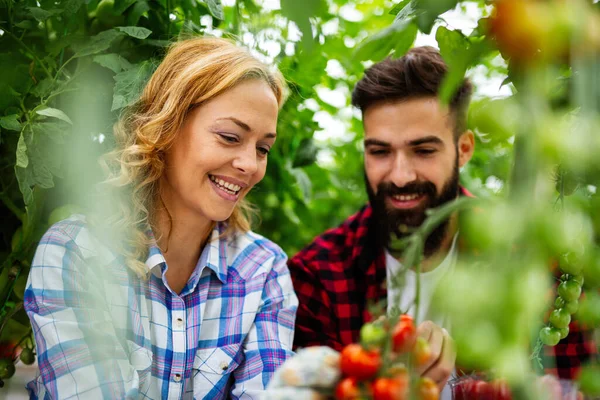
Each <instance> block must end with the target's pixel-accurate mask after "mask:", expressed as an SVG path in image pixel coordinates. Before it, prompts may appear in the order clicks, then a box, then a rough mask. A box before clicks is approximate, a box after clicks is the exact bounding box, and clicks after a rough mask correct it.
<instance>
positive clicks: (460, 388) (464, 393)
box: [453, 378, 476, 400]
mask: <svg viewBox="0 0 600 400" xmlns="http://www.w3.org/2000/svg"><path fill="white" fill-rule="evenodd" d="M475 382H476V381H475V380H474V379H473V378H465V379H462V380H461V381H460V382H458V383H457V384H456V385H455V386H454V388H453V392H454V400H470V399H471V397H470V396H472V394H473V393H474V392H473V390H474V386H475Z"/></svg>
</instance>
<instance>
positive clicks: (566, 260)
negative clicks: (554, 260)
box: [558, 251, 583, 275]
mask: <svg viewBox="0 0 600 400" xmlns="http://www.w3.org/2000/svg"><path fill="white" fill-rule="evenodd" d="M558 267H559V268H560V270H561V271H562V272H564V273H566V274H570V275H579V274H581V271H582V270H583V261H582V257H579V256H577V255H576V254H575V253H574V252H572V251H570V252H568V253H565V254H563V255H562V256H561V257H560V262H559V264H558Z"/></svg>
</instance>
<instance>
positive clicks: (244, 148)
mask: <svg viewBox="0 0 600 400" xmlns="http://www.w3.org/2000/svg"><path fill="white" fill-rule="evenodd" d="M278 111H279V107H278V103H277V99H276V97H275V94H274V93H273V90H272V89H271V87H270V86H269V85H268V84H267V83H266V82H265V81H263V80H259V79H252V80H248V81H244V82H242V83H240V84H238V85H237V86H235V87H233V88H232V89H230V90H228V91H226V92H224V93H222V94H220V95H219V96H216V97H214V98H213V99H211V100H210V101H207V102H206V103H204V104H202V105H200V106H198V107H197V108H195V109H194V110H192V111H191V112H190V113H189V114H188V116H187V117H186V119H185V120H184V123H183V125H182V126H181V128H180V130H179V132H178V134H177V136H176V138H175V141H174V142H173V145H172V146H171V147H170V148H169V150H167V152H166V154H165V161H166V168H165V172H164V174H163V176H162V179H161V196H162V198H163V201H164V202H165V204H166V205H167V208H168V209H169V211H170V212H171V213H173V212H174V213H175V214H176V215H180V216H184V215H185V216H187V217H196V216H197V217H199V218H207V219H209V220H211V221H224V220H226V219H227V218H229V216H230V215H231V213H232V212H233V210H234V207H235V205H236V204H237V203H238V201H239V200H241V199H242V198H244V196H245V195H246V194H247V193H248V192H249V191H250V189H251V188H252V187H253V186H254V185H256V184H257V183H258V182H260V180H261V179H262V178H263V177H264V175H265V171H266V169H267V154H268V152H269V151H270V149H271V147H272V146H273V144H274V143H275V136H276V134H275V132H276V127H277V114H278Z"/></svg>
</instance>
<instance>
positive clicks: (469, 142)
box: [456, 130, 475, 168]
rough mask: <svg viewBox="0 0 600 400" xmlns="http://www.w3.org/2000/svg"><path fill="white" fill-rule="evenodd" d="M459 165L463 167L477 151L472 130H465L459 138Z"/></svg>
mask: <svg viewBox="0 0 600 400" xmlns="http://www.w3.org/2000/svg"><path fill="white" fill-rule="evenodd" d="M456 145H457V146H458V166H459V167H461V168H462V167H463V166H464V165H465V164H466V163H467V162H468V161H469V160H470V159H471V157H472V156H473V151H475V135H473V132H472V131H470V130H467V131H464V132H463V133H462V134H461V135H460V137H459V138H458V142H457V144H456Z"/></svg>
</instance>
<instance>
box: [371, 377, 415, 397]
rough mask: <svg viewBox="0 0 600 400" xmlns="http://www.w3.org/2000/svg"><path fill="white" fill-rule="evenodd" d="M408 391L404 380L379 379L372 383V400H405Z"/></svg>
mask: <svg viewBox="0 0 600 400" xmlns="http://www.w3.org/2000/svg"><path fill="white" fill-rule="evenodd" d="M408 389H409V388H408V381H407V380H406V379H402V378H400V379H398V378H379V379H376V380H375V382H374V383H373V400H406V399H408Z"/></svg>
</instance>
